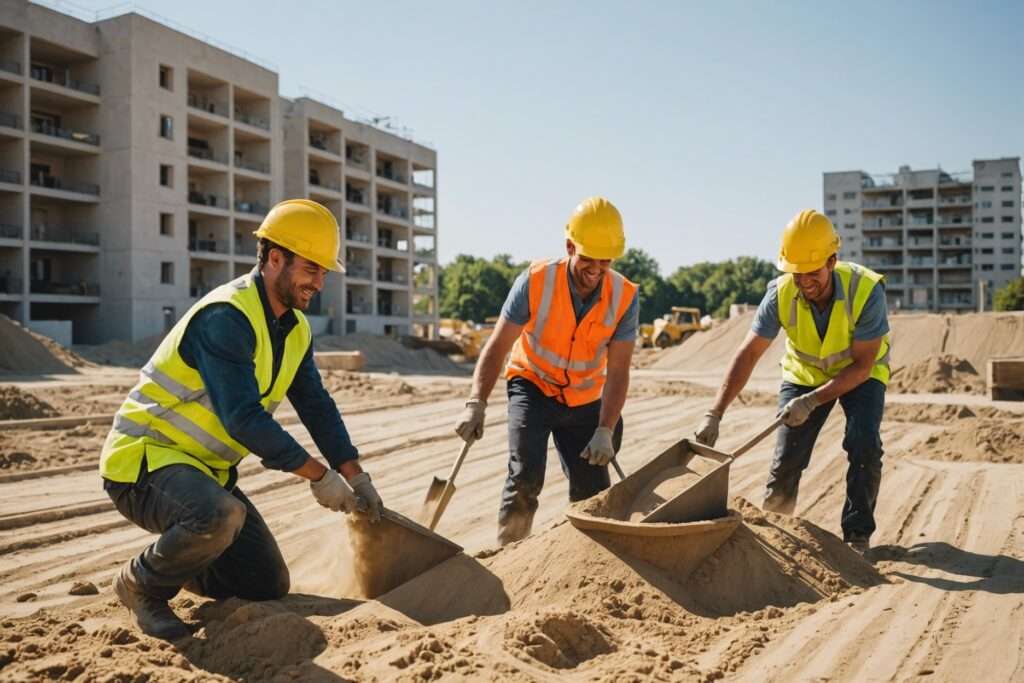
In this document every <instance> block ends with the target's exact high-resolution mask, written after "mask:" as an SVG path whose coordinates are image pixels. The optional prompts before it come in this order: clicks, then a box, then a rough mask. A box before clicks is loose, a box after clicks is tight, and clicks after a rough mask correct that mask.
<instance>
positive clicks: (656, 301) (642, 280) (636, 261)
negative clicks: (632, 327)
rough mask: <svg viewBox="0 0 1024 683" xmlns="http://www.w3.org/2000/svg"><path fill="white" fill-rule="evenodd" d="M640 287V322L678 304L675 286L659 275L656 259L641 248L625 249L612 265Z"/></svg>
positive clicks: (649, 320) (659, 268)
mask: <svg viewBox="0 0 1024 683" xmlns="http://www.w3.org/2000/svg"><path fill="white" fill-rule="evenodd" d="M614 268H615V270H617V271H619V272H620V273H622V274H623V275H625V276H626V277H628V278H629V279H630V280H632V281H633V282H635V283H636V284H637V286H638V287H639V288H640V322H642V323H647V322H651V321H652V320H654V319H655V318H658V317H660V316H661V315H662V314H664V313H668V311H669V308H671V307H672V306H680V305H683V304H680V303H679V302H678V301H677V298H678V297H677V295H676V291H675V288H674V287H673V286H672V285H671V284H670V283H668V282H666V281H665V279H664V278H662V277H661V267H660V266H659V265H658V262H657V260H655V258H654V257H653V256H651V255H650V254H648V253H647V252H646V251H644V250H643V249H637V248H632V249H627V250H626V253H625V254H623V255H622V258H620V259H617V260H616V261H615V265H614Z"/></svg>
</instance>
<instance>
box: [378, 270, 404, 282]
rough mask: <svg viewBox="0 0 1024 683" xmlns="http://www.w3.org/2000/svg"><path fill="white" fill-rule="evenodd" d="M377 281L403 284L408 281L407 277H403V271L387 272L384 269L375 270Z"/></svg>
mask: <svg viewBox="0 0 1024 683" xmlns="http://www.w3.org/2000/svg"><path fill="white" fill-rule="evenodd" d="M377 281H378V282H388V283H391V284H395V285H405V284H408V282H409V280H408V278H406V277H405V273H389V272H387V271H386V270H382V271H378V272H377Z"/></svg>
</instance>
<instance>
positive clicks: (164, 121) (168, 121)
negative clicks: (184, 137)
mask: <svg viewBox="0 0 1024 683" xmlns="http://www.w3.org/2000/svg"><path fill="white" fill-rule="evenodd" d="M160 137H162V138H166V139H168V140H173V139H174V119H172V118H171V117H170V116H168V115H167V114H161V115H160Z"/></svg>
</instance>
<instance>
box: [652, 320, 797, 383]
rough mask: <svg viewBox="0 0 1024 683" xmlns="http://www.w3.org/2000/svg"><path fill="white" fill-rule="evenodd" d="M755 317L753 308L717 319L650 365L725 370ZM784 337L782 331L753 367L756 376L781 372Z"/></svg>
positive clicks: (689, 369)
mask: <svg viewBox="0 0 1024 683" xmlns="http://www.w3.org/2000/svg"><path fill="white" fill-rule="evenodd" d="M753 321H754V313H753V312H750V313H745V314H743V315H739V316H736V317H735V318H730V319H729V320H725V321H723V322H721V323H718V324H716V325H715V326H714V327H712V328H711V329H710V330H706V331H704V332H698V333H696V334H694V335H693V336H691V337H690V338H688V339H687V340H686V341H684V342H683V343H682V344H680V345H679V346H676V347H674V348H672V349H668V350H666V351H663V352H662V354H661V356H660V357H659V358H658V359H657V360H656V361H654V362H653V363H651V365H650V367H651V368H654V369H657V370H675V371H683V372H693V373H699V374H706V373H718V374H720V373H724V372H725V369H726V368H727V367H728V366H729V362H730V361H731V360H732V356H733V354H734V353H736V349H738V348H739V347H740V344H741V343H742V342H743V339H744V337H746V336H747V333H748V332H750V325H751V323H753ZM784 337H785V335H783V334H780V335H779V336H778V337H776V338H775V341H774V342H772V345H771V346H770V347H768V350H767V351H765V354H764V356H762V358H761V361H760V362H759V363H758V365H757V368H755V370H754V374H755V376H773V377H774V376H777V375H778V372H779V369H778V365H779V360H780V359H781V358H782V353H783V351H784V350H785V344H784V343H783V338H784Z"/></svg>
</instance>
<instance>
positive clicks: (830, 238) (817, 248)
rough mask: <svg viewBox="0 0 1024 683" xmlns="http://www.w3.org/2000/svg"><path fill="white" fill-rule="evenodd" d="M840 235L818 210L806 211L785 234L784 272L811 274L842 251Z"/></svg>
mask: <svg viewBox="0 0 1024 683" xmlns="http://www.w3.org/2000/svg"><path fill="white" fill-rule="evenodd" d="M839 244H840V240H839V234H838V233H837V232H836V229H835V228H834V227H833V226H832V221H830V220H829V219H828V217H826V216H825V215H824V214H821V213H818V212H817V211H815V210H814V209H804V210H803V211H801V212H800V213H798V214H797V215H796V216H794V217H793V220H791V221H790V222H789V224H788V225H786V227H785V229H784V230H783V231H782V246H781V247H779V262H778V263H777V264H776V267H777V268H778V269H779V270H781V271H782V272H784V273H810V272H812V271H815V270H818V269H819V268H821V267H822V266H824V265H825V264H826V263H827V262H828V259H829V257H831V256H832V254H835V253H837V252H838V251H839Z"/></svg>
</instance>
